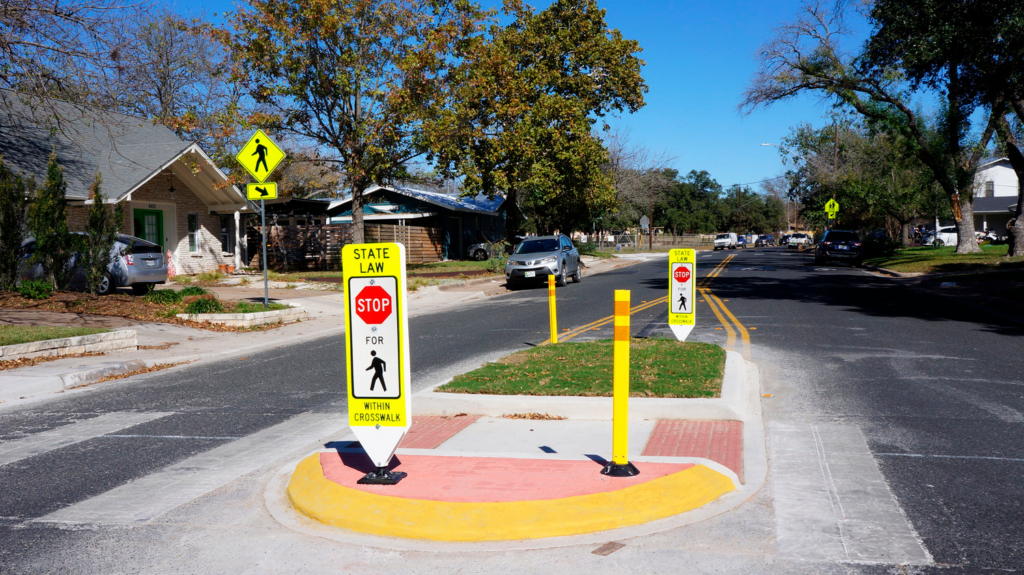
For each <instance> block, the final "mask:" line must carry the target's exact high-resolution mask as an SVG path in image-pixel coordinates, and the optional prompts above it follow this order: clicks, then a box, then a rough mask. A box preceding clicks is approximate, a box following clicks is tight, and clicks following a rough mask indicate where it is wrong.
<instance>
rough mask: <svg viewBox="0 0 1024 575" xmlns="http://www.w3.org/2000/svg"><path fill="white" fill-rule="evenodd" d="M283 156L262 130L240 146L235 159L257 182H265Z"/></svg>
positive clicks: (257, 131) (281, 151)
mask: <svg viewBox="0 0 1024 575" xmlns="http://www.w3.org/2000/svg"><path fill="white" fill-rule="evenodd" d="M284 156H285V154H284V151H283V150H281V148H279V147H278V146H277V144H276V143H274V140H271V139H270V136H268V135H266V134H265V133H264V132H263V130H256V133H255V134H253V135H252V137H251V138H249V141H248V142H246V144H245V145H244V146H242V149H241V150H240V151H239V152H238V154H237V155H236V156H235V159H236V160H238V163H239V164H242V167H243V168H245V169H246V171H247V172H249V174H251V175H252V177H253V178H255V179H256V181H257V182H265V181H267V178H268V177H269V176H270V173H271V172H273V171H274V168H276V167H277V165H278V164H280V163H281V160H283V159H284ZM250 199H252V198H250ZM257 199H259V198H257ZM263 199H269V198H263Z"/></svg>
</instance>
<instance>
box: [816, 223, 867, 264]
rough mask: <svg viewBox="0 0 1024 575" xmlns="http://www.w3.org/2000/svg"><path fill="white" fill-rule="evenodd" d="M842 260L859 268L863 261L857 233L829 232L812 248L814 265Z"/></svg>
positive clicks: (862, 245) (861, 246)
mask: <svg viewBox="0 0 1024 575" xmlns="http://www.w3.org/2000/svg"><path fill="white" fill-rule="evenodd" d="M829 260H843V261H848V262H852V263H853V265H855V266H859V265H860V264H861V263H863V261H864V244H862V243H861V241H860V236H858V235H857V232H849V231H843V230H829V231H827V232H825V235H824V236H822V237H821V241H820V242H818V245H817V246H816V247H815V248H814V263H816V264H823V263H826V262H828V261H829Z"/></svg>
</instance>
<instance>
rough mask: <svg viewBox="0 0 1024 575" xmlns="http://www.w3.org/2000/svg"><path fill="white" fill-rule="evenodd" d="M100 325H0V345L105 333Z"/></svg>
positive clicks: (105, 330)
mask: <svg viewBox="0 0 1024 575" xmlns="http://www.w3.org/2000/svg"><path fill="white" fill-rule="evenodd" d="M108 331H110V330H109V329H106V328H102V327H48V326H41V325H0V345H16V344H19V343H31V342H33V341H43V340H47V339H60V338H62V337H77V336H80V335H92V334H94V333H107V332H108Z"/></svg>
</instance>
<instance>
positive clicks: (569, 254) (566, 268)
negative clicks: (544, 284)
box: [505, 235, 583, 287]
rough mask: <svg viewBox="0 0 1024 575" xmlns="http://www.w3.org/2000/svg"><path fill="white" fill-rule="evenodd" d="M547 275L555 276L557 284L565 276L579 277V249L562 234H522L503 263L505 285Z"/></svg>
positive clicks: (581, 273)
mask: <svg viewBox="0 0 1024 575" xmlns="http://www.w3.org/2000/svg"><path fill="white" fill-rule="evenodd" d="M549 275H552V276H555V283H556V284H557V285H558V286H559V287H561V286H564V285H565V284H566V283H567V278H572V281H574V282H576V283H579V282H581V281H583V272H582V270H581V269H580V252H579V250H577V249H576V246H574V245H572V240H570V239H569V238H567V237H566V236H563V235H558V236H540V237H536V238H526V239H525V240H523V241H522V243H520V244H519V245H518V246H516V250H515V251H514V252H512V255H511V256H509V258H508V262H507V263H506V264H505V282H506V285H508V286H509V287H513V286H515V285H517V284H524V283H533V282H538V281H541V280H543V281H547V278H548V276H549Z"/></svg>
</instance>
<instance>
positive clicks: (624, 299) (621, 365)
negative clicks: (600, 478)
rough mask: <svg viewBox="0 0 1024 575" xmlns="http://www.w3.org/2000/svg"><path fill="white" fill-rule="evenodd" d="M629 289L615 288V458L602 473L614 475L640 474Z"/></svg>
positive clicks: (613, 400) (613, 455)
mask: <svg viewBox="0 0 1024 575" xmlns="http://www.w3.org/2000/svg"><path fill="white" fill-rule="evenodd" d="M629 308H630V306H629V290H615V339H614V343H613V344H612V347H613V352H614V354H615V355H614V367H613V369H612V461H611V463H609V464H607V465H605V466H604V469H602V470H601V473H602V474H604V475H610V476H612V477H631V476H633V475H639V474H640V470H639V469H637V468H636V466H635V465H633V464H632V463H630V462H629Z"/></svg>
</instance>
